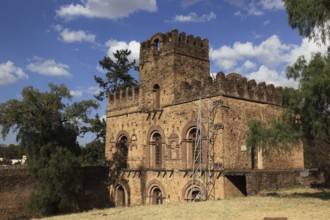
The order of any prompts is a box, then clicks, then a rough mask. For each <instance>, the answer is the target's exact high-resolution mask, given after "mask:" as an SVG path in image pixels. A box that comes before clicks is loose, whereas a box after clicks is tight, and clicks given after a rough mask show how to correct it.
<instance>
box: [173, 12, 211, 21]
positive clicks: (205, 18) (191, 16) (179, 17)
mask: <svg viewBox="0 0 330 220" xmlns="http://www.w3.org/2000/svg"><path fill="white" fill-rule="evenodd" d="M215 18H216V14H215V13H213V12H210V14H204V15H201V16H199V15H198V14H197V13H196V12H191V13H189V14H188V15H175V16H174V18H172V20H171V22H208V21H211V20H213V19H215Z"/></svg>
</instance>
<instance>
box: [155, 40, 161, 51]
mask: <svg viewBox="0 0 330 220" xmlns="http://www.w3.org/2000/svg"><path fill="white" fill-rule="evenodd" d="M154 45H155V47H156V48H157V51H160V41H159V39H155V40H154Z"/></svg>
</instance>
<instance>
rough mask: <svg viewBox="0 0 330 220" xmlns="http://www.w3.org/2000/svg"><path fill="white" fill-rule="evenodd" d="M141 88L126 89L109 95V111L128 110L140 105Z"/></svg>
mask: <svg viewBox="0 0 330 220" xmlns="http://www.w3.org/2000/svg"><path fill="white" fill-rule="evenodd" d="M139 93H140V89H139V87H132V88H126V89H124V90H119V91H115V92H114V93H112V94H109V95H108V109H109V110H112V109H119V108H127V107H131V106H135V105H136V106H137V105H139Z"/></svg>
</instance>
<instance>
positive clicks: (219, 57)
mask: <svg viewBox="0 0 330 220" xmlns="http://www.w3.org/2000/svg"><path fill="white" fill-rule="evenodd" d="M0 28H1V34H0V94H1V96H0V103H3V102H6V101H7V100H9V99H13V98H14V99H20V92H21V90H22V88H24V87H26V86H29V85H32V86H34V87H35V88H38V89H39V90H41V91H45V90H47V89H48V84H49V83H53V84H61V83H64V84H65V85H66V86H67V87H68V88H69V89H70V91H71V94H72V95H73V96H74V101H79V100H84V99H93V94H95V92H97V90H98V87H97V85H96V83H95V82H94V79H93V76H94V75H95V74H97V75H100V74H102V71H101V69H100V67H99V66H98V61H99V60H101V59H102V58H103V57H104V56H106V55H109V56H111V55H112V52H114V51H115V50H117V49H126V48H128V49H130V50H131V51H132V56H131V59H132V60H133V59H136V60H137V61H138V59H139V47H140V45H139V42H141V41H144V40H146V39H149V38H150V37H151V36H152V35H153V34H155V33H157V32H168V31H171V30H173V29H178V30H179V31H180V32H186V33H187V34H193V35H195V36H200V37H201V38H208V39H209V45H210V63H211V73H210V74H214V73H216V72H219V71H223V72H224V73H225V74H228V73H231V72H238V73H240V74H242V75H244V76H246V77H247V78H250V79H252V78H254V79H256V81H258V82H261V81H266V82H267V83H274V84H275V85H277V86H279V85H281V86H293V87H297V85H298V84H297V82H293V81H289V80H287V79H286V77H285V68H286V66H288V65H290V64H292V63H293V62H294V61H295V60H296V58H297V57H298V56H301V55H305V56H306V58H307V59H309V58H310V54H311V53H312V52H318V51H320V52H325V51H326V47H325V46H320V45H318V44H317V43H315V42H309V41H308V40H307V39H304V38H302V37H300V36H299V35H298V32H297V31H296V30H292V29H291V28H290V27H289V26H288V24H287V14H286V11H285V9H284V6H283V3H282V1H281V0H260V1H256V0H217V1H216V0H69V1H67V0H29V1H27V0H1V1H0ZM135 77H138V76H137V75H136V76H135ZM105 106H106V103H105V101H104V102H103V103H101V109H100V110H99V113H100V114H101V115H104V114H105ZM91 138H92V136H90V135H89V136H88V137H85V138H84V139H83V140H81V143H82V144H84V143H86V142H89V141H90V140H91ZM0 143H5V144H10V143H14V138H13V135H10V136H9V137H8V138H7V140H6V141H4V140H1V138H0Z"/></svg>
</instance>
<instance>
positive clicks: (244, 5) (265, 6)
mask: <svg viewBox="0 0 330 220" xmlns="http://www.w3.org/2000/svg"><path fill="white" fill-rule="evenodd" d="M226 1H227V2H228V3H229V4H231V5H234V6H236V7H239V8H240V9H241V10H242V11H244V12H246V15H250V16H260V15H263V14H264V13H265V12H266V11H277V10H284V3H283V1H282V0H258V1H257V0H252V1H244V0H226ZM234 15H236V16H240V17H243V14H242V13H241V11H239V13H238V12H236V13H235V14H234Z"/></svg>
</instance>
